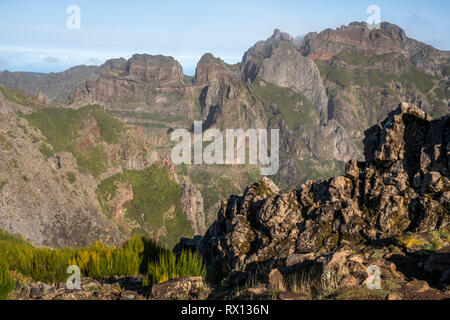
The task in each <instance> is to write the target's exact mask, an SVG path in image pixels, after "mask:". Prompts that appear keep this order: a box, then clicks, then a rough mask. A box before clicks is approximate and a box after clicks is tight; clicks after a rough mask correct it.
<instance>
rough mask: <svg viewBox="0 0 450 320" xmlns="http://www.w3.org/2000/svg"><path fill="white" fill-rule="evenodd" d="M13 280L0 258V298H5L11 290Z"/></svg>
mask: <svg viewBox="0 0 450 320" xmlns="http://www.w3.org/2000/svg"><path fill="white" fill-rule="evenodd" d="M14 285H15V282H14V280H13V279H12V278H11V276H10V274H9V270H8V268H7V265H6V263H4V262H3V261H1V260H0V300H5V299H6V298H7V297H8V295H9V294H10V293H11V291H13V289H14Z"/></svg>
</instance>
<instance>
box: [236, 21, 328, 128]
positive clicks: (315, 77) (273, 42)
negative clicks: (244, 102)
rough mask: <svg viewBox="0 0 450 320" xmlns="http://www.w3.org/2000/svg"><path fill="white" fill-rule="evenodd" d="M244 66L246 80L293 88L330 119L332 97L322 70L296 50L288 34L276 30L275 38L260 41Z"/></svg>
mask: <svg viewBox="0 0 450 320" xmlns="http://www.w3.org/2000/svg"><path fill="white" fill-rule="evenodd" d="M242 66H243V69H242V77H243V80H244V81H248V80H250V81H254V80H255V79H256V77H261V78H262V79H264V80H266V81H268V82H271V83H274V84H276V85H277V86H279V87H287V88H291V89H293V90H294V91H296V92H299V93H302V94H303V95H305V96H306V97H307V98H308V99H309V101H311V103H312V104H313V106H314V107H315V108H316V109H317V110H318V111H319V112H320V115H321V118H322V119H325V120H326V119H328V116H327V106H328V98H327V96H326V93H325V88H324V86H323V84H322V80H321V78H320V73H319V69H318V68H317V66H316V64H315V63H314V61H312V60H311V59H310V58H307V57H304V56H302V55H301V54H300V53H299V52H298V51H297V50H296V48H295V44H294V42H293V39H292V37H291V36H290V35H288V34H287V33H283V32H280V31H279V30H278V29H276V30H275V32H274V34H273V35H272V37H270V38H269V39H267V40H266V41H260V42H258V43H257V44H256V45H255V46H253V47H252V48H250V49H249V50H248V51H247V52H246V53H245V55H244V58H243V60H242Z"/></svg>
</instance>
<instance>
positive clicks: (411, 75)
mask: <svg viewBox="0 0 450 320" xmlns="http://www.w3.org/2000/svg"><path fill="white" fill-rule="evenodd" d="M400 81H401V82H402V83H403V84H404V85H407V84H408V83H412V84H414V85H415V87H416V88H417V89H419V90H420V91H422V92H423V93H427V92H428V91H430V90H431V89H432V88H433V87H434V77H433V76H432V75H430V74H427V73H425V72H422V71H420V70H418V69H416V68H410V69H409V71H408V72H406V73H404V74H402V75H401V76H400Z"/></svg>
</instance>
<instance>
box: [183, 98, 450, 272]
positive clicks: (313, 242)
mask: <svg viewBox="0 0 450 320" xmlns="http://www.w3.org/2000/svg"><path fill="white" fill-rule="evenodd" d="M449 139H450V117H449V116H445V117H442V118H440V119H436V120H433V119H432V118H431V117H430V116H429V115H427V114H426V113H424V112H423V111H422V110H420V109H419V108H417V107H416V106H414V105H411V104H407V103H402V104H401V105H399V107H398V108H397V109H395V110H394V111H392V112H391V113H390V114H389V117H388V118H387V119H386V120H385V121H384V122H383V123H382V124H381V126H378V125H376V126H374V127H372V128H370V129H369V130H367V131H366V139H365V140H364V144H365V157H366V161H365V162H357V161H354V160H353V161H350V162H348V163H347V165H346V170H345V175H344V176H338V177H335V178H332V179H330V180H328V181H317V182H314V181H307V182H306V183H305V184H303V185H302V187H301V188H300V189H299V190H293V191H290V192H287V193H282V192H280V190H279V189H278V187H276V186H275V184H274V183H273V182H272V181H271V180H269V179H268V178H264V179H263V180H262V181H261V182H259V183H256V184H254V185H251V186H249V187H247V188H246V190H245V191H244V193H243V194H242V195H239V196H231V197H230V198H229V199H228V200H226V201H224V202H223V204H222V208H221V209H220V211H219V213H218V217H217V220H216V222H214V223H213V225H212V226H211V227H210V228H209V230H208V231H207V233H206V234H205V236H204V237H196V238H194V239H193V240H187V239H183V240H182V241H181V242H180V244H179V246H178V249H179V248H181V247H186V246H187V247H194V248H196V249H198V250H199V251H200V252H201V253H202V254H203V255H204V256H205V257H206V259H207V261H208V262H209V263H210V265H212V266H214V268H218V269H219V270H222V272H223V273H225V274H226V273H227V271H228V272H229V271H230V270H232V269H238V270H242V271H252V270H254V269H255V268H256V266H257V265H258V264H267V263H269V264H272V263H275V264H276V263H283V262H284V261H285V259H287V258H288V257H290V256H292V255H293V254H305V253H317V254H320V253H322V254H323V253H327V252H331V251H332V250H334V249H336V248H338V247H340V246H345V245H353V246H355V245H357V244H371V243H378V242H389V240H390V239H391V238H393V237H395V236H401V235H402V234H404V233H405V232H408V231H411V232H426V231H432V230H440V229H443V228H445V227H448V226H449V225H450V181H449V168H450V162H449V159H450V158H449V155H450V140H449ZM227 268H228V270H227Z"/></svg>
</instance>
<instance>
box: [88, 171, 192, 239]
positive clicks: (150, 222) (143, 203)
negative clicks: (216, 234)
mask: <svg viewBox="0 0 450 320" xmlns="http://www.w3.org/2000/svg"><path fill="white" fill-rule="evenodd" d="M120 182H128V183H130V184H131V185H132V187H133V194H134V197H133V200H132V202H131V204H129V206H128V207H127V212H126V215H127V216H128V217H130V218H132V219H134V220H135V221H136V222H137V223H138V224H139V225H140V226H141V229H142V230H145V229H147V228H150V230H154V231H156V230H159V229H160V228H162V227H165V228H166V230H167V232H166V235H164V236H162V237H161V238H160V239H159V241H160V242H161V243H163V244H165V245H167V246H169V247H172V246H174V245H175V244H176V243H178V241H179V239H180V237H189V236H192V235H193V230H192V226H191V225H190V223H189V221H188V220H187V218H186V217H185V215H184V214H183V211H182V207H181V202H180V196H181V187H180V185H179V184H178V183H176V182H175V181H174V180H173V179H172V178H171V176H170V173H169V171H168V169H167V168H158V167H157V166H156V165H153V166H151V167H149V168H147V169H145V170H142V171H130V170H125V171H124V173H123V174H117V175H115V176H112V177H110V178H108V179H105V180H103V181H102V183H101V184H100V185H99V187H98V189H97V196H98V199H99V202H100V204H101V205H102V208H103V212H104V213H105V214H107V215H109V214H110V212H111V209H112V208H109V207H108V206H107V203H108V200H110V199H112V198H114V197H115V195H116V191H117V187H118V183H120ZM141 217H143V220H144V221H142V219H141Z"/></svg>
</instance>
